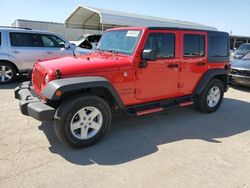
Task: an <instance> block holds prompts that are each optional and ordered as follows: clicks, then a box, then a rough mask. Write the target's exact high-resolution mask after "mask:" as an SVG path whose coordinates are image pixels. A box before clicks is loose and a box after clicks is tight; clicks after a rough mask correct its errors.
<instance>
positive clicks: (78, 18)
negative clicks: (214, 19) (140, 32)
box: [65, 6, 217, 31]
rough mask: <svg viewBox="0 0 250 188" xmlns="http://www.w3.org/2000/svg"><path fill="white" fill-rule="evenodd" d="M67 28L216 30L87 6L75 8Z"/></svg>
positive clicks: (177, 21) (182, 22)
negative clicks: (132, 27)
mask: <svg viewBox="0 0 250 188" xmlns="http://www.w3.org/2000/svg"><path fill="white" fill-rule="evenodd" d="M65 25H66V27H68V28H74V29H91V30H102V31H103V30H105V29H109V28H114V27H126V26H152V27H174V28H187V29H201V30H212V31H214V30H217V29H216V28H214V27H210V26H206V25H202V24H198V23H193V22H187V21H180V20H172V19H165V18H157V17H151V16H143V15H138V14H130V13H124V12H118V11H113V10H106V9H100V8H91V7H87V6H79V7H77V8H76V9H75V10H74V11H73V12H72V14H71V15H70V16H69V17H68V18H67V19H66V20H65Z"/></svg>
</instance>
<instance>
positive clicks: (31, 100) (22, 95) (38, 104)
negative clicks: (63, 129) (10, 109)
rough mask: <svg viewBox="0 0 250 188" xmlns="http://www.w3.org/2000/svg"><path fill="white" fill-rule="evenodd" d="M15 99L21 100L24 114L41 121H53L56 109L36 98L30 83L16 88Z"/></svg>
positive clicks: (21, 109)
mask: <svg viewBox="0 0 250 188" xmlns="http://www.w3.org/2000/svg"><path fill="white" fill-rule="evenodd" d="M14 91H15V98H16V99H19V100H20V102H19V108H20V111H21V113H22V114H24V115H26V116H30V117H33V118H35V119H37V120H39V121H52V120H53V119H54V115H55V109H54V108H53V107H51V106H48V105H47V104H46V103H45V102H43V101H42V100H40V99H39V98H38V97H36V96H34V94H33V93H34V92H32V91H34V90H33V88H32V86H31V83H30V82H23V83H22V84H21V85H19V86H18V87H16V88H15V90H14Z"/></svg>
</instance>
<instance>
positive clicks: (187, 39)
mask: <svg viewBox="0 0 250 188" xmlns="http://www.w3.org/2000/svg"><path fill="white" fill-rule="evenodd" d="M204 55H205V36H204V35H197V34H185V35H184V54H183V56H184V57H201V56H204Z"/></svg>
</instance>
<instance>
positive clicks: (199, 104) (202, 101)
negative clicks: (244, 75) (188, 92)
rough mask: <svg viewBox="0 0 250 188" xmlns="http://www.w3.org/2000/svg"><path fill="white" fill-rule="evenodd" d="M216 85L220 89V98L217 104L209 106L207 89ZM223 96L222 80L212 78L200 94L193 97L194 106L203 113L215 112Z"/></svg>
mask: <svg viewBox="0 0 250 188" xmlns="http://www.w3.org/2000/svg"><path fill="white" fill-rule="evenodd" d="M216 86H217V87H218V88H219V90H220V98H219V100H218V102H217V104H216V105H215V106H214V107H210V106H209V105H208V99H207V97H208V94H209V91H210V90H211V89H212V88H213V87H216ZM223 96H224V84H223V82H222V81H220V80H218V79H212V80H211V81H210V82H209V83H208V84H207V86H206V87H205V89H204V90H203V91H202V93H201V94H200V95H198V96H197V97H196V99H195V108H196V109H197V110H198V111H200V112H203V113H212V112H215V111H216V110H217V109H218V108H219V107H220V105H221V102H222V100H223Z"/></svg>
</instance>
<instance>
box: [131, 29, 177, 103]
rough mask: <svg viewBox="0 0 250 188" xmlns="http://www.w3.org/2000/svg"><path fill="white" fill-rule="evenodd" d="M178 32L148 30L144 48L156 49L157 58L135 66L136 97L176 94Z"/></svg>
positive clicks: (159, 97)
mask: <svg viewBox="0 0 250 188" xmlns="http://www.w3.org/2000/svg"><path fill="white" fill-rule="evenodd" d="M178 42H179V33H178V32H175V31H173V32H171V31H166V32H165V31H164V32H163V31H159V32H158V31H154V32H150V33H149V35H148V38H147V41H146V44H145V46H144V49H154V50H156V51H157V60H155V61H147V66H146V67H144V68H139V66H137V71H136V76H137V81H136V94H135V96H136V98H137V99H138V100H161V99H166V98H172V97H174V96H175V95H176V93H177V89H178V80H179V54H178V52H179V48H178V45H177V44H178Z"/></svg>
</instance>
